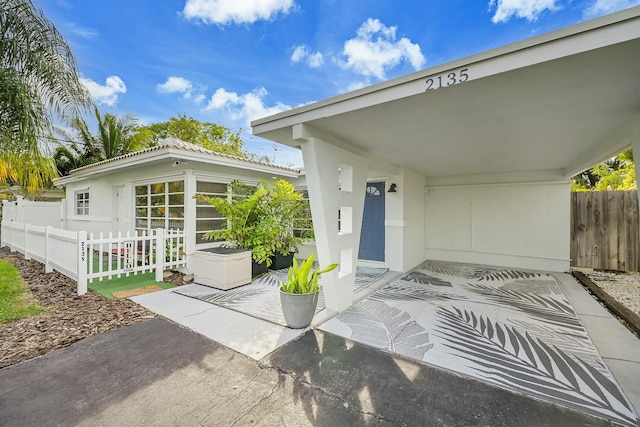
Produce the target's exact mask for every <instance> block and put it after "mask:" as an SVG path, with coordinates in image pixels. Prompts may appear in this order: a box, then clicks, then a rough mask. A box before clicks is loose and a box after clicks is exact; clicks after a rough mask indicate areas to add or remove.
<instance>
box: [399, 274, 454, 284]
mask: <svg viewBox="0 0 640 427" xmlns="http://www.w3.org/2000/svg"><path fill="white" fill-rule="evenodd" d="M402 280H406V281H407V282H416V283H421V284H423V285H433V286H448V287H451V286H453V285H452V284H451V282H447V281H445V280H442V279H439V278H437V277H434V276H430V275H428V274H425V273H423V272H421V271H413V272H411V273H409V274H407V275H406V276H404V277H403V278H402Z"/></svg>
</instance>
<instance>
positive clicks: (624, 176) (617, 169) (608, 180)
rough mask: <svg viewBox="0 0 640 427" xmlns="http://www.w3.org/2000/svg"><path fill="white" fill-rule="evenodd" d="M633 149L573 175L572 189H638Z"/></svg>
mask: <svg viewBox="0 0 640 427" xmlns="http://www.w3.org/2000/svg"><path fill="white" fill-rule="evenodd" d="M637 189H638V184H637V181H636V169H635V163H634V162H633V152H632V150H627V151H624V152H622V153H620V154H618V155H617V156H616V157H614V158H612V159H609V160H606V161H604V162H602V163H599V164H597V165H596V166H594V167H593V168H591V169H589V170H586V171H584V172H582V173H581V174H579V175H576V176H574V177H573V179H572V182H571V190H572V191H609V190H637Z"/></svg>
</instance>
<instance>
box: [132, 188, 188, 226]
mask: <svg viewBox="0 0 640 427" xmlns="http://www.w3.org/2000/svg"><path fill="white" fill-rule="evenodd" d="M135 194H136V195H135V198H136V200H135V203H136V216H135V218H136V230H138V231H143V230H151V229H155V228H164V229H165V230H169V229H173V230H184V181H170V182H159V183H155V184H145V185H136V191H135Z"/></svg>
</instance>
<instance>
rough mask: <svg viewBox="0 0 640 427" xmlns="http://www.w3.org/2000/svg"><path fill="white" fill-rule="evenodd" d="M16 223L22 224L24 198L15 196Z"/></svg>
mask: <svg viewBox="0 0 640 427" xmlns="http://www.w3.org/2000/svg"><path fill="white" fill-rule="evenodd" d="M14 220H16V222H19V223H20V224H24V196H16V216H15V218H14Z"/></svg>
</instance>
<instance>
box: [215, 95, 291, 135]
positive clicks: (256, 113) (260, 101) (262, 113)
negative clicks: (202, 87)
mask: <svg viewBox="0 0 640 427" xmlns="http://www.w3.org/2000/svg"><path fill="white" fill-rule="evenodd" d="M267 95H268V92H267V90H266V89H265V88H263V87H261V88H259V89H256V90H254V91H252V92H250V93H245V94H241V95H239V94H238V93H236V92H227V90H226V89H224V88H219V89H218V90H216V92H215V93H214V94H213V96H211V99H210V100H209V104H208V105H207V106H206V108H205V110H222V111H224V112H226V113H227V114H228V115H229V117H230V118H231V119H232V120H234V121H241V120H242V121H244V122H245V124H246V125H247V126H248V125H249V124H250V123H251V121H252V120H255V119H259V118H261V117H266V116H270V115H272V114H277V113H279V112H281V111H286V110H290V109H291V107H290V106H288V105H285V104H283V103H280V102H279V103H276V104H275V105H272V106H267V105H265V103H264V98H265V97H266V96H267Z"/></svg>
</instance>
